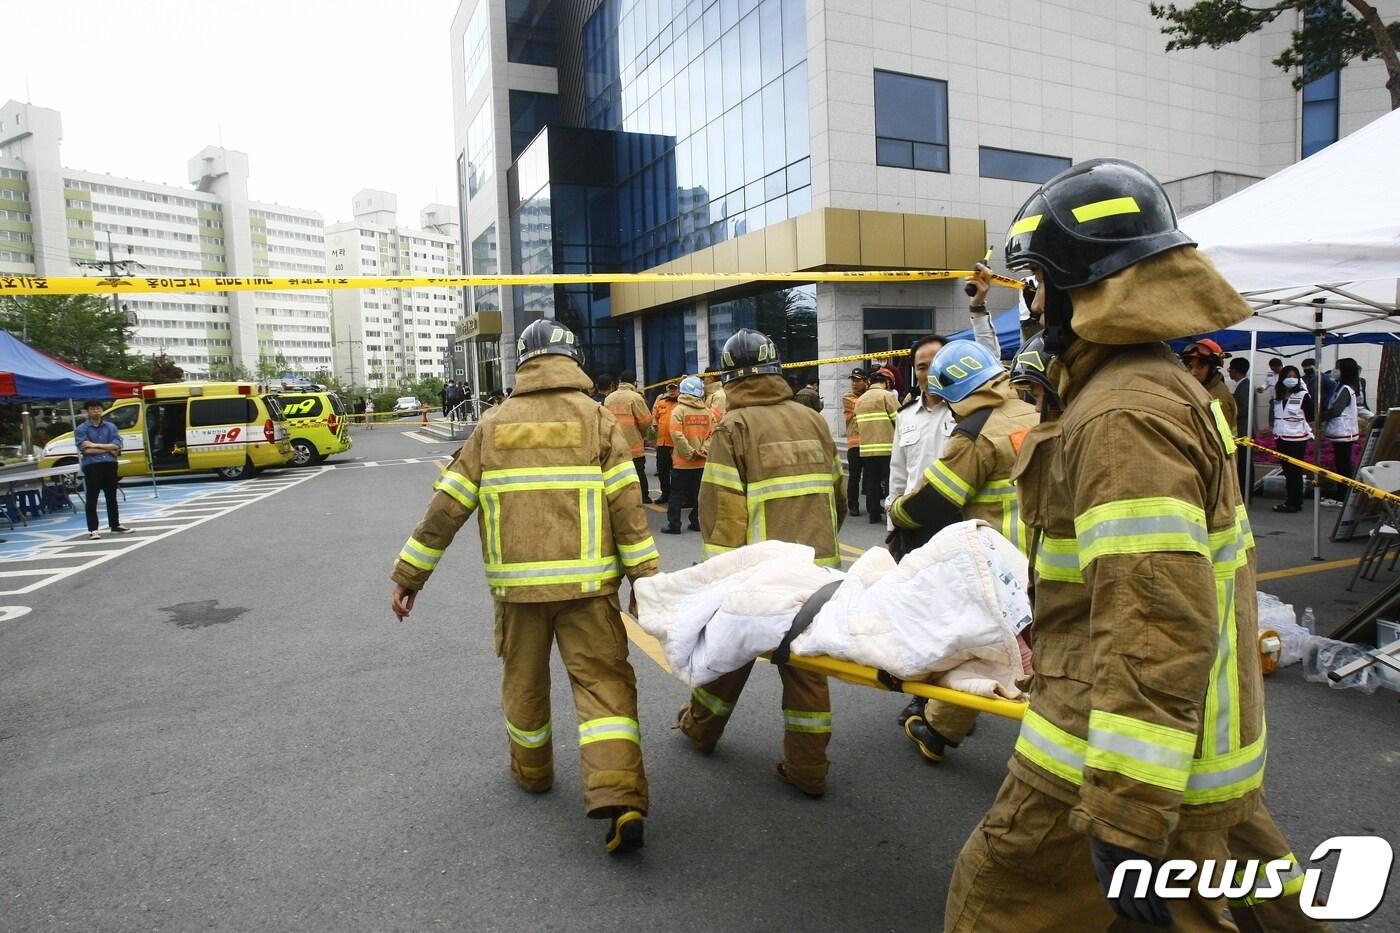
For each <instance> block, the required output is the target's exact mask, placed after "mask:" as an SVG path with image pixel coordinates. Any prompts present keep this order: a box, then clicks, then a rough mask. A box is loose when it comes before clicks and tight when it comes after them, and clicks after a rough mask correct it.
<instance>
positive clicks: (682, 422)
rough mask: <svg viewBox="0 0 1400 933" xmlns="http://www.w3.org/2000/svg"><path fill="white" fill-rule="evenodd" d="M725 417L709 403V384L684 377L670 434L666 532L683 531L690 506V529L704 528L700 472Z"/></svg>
mask: <svg viewBox="0 0 1400 933" xmlns="http://www.w3.org/2000/svg"><path fill="white" fill-rule="evenodd" d="M722 417H724V416H723V415H722V414H720V411H719V409H717V408H712V407H710V406H709V405H706V404H705V384H704V383H703V382H701V381H700V379H699V378H698V377H696V376H686V377H685V378H684V379H683V380H681V393H680V401H679V402H678V403H677V404H676V405H675V406H674V407H673V408H672V409H671V418H670V421H669V422H668V423H667V425H666V436H667V438H668V439H669V440H670V442H671V448H672V454H671V502H670V504H669V505H667V506H666V527H665V528H663V529H661V531H662V532H663V533H664V534H668V535H678V534H680V533H681V510H682V509H687V508H688V509H690V530H691V531H699V530H700V506H699V499H700V475H701V471H702V470H704V469H705V457H706V454H707V452H708V450H709V446H710V435H711V434H713V433H714V431H715V425H717V424H719V422H720V419H721V418H722Z"/></svg>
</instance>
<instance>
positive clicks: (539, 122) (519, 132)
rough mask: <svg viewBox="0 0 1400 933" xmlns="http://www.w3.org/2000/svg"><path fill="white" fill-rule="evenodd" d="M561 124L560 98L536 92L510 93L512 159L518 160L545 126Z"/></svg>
mask: <svg viewBox="0 0 1400 933" xmlns="http://www.w3.org/2000/svg"><path fill="white" fill-rule="evenodd" d="M558 122H559V96H558V95H557V94H539V93H536V92H534V91H511V92H510V157H511V159H512V160H515V159H518V158H519V157H520V153H522V152H524V151H525V147H526V146H528V145H530V140H532V139H534V138H535V134H536V133H538V132H539V131H540V129H541V128H542V127H544V126H547V125H548V124H550V123H558Z"/></svg>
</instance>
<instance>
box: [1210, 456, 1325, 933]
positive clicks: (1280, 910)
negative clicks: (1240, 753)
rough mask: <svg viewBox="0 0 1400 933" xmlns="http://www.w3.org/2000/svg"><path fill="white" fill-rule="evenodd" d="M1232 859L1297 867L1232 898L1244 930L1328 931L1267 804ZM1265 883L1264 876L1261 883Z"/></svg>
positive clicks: (1235, 845) (1237, 834)
mask: <svg viewBox="0 0 1400 933" xmlns="http://www.w3.org/2000/svg"><path fill="white" fill-rule="evenodd" d="M1243 452H1244V451H1242V450H1241V451H1238V452H1237V453H1243ZM1229 846H1230V858H1233V859H1242V860H1243V859H1260V860H1261V861H1265V862H1267V861H1269V860H1271V859H1287V860H1288V861H1290V862H1292V863H1293V865H1294V869H1293V871H1292V872H1287V873H1285V874H1284V875H1283V894H1281V895H1279V896H1278V897H1272V898H1268V899H1262V898H1257V897H1255V896H1253V895H1247V896H1245V897H1242V898H1240V899H1238V900H1231V901H1230V917H1231V918H1232V919H1233V920H1234V921H1235V925H1236V926H1238V927H1239V928H1240V933H1294V931H1298V933H1327V931H1330V930H1331V929H1332V926H1331V924H1328V923H1325V922H1323V921H1321V920H1314V919H1312V918H1311V917H1309V916H1308V915H1307V914H1305V913H1303V908H1302V907H1301V906H1300V905H1299V902H1298V893H1299V892H1300V891H1301V890H1302V889H1303V875H1302V872H1301V870H1300V869H1298V867H1297V865H1298V860H1297V859H1296V858H1295V857H1294V855H1293V851H1292V849H1290V848H1289V846H1288V840H1287V839H1285V838H1284V836H1283V832H1282V830H1280V829H1279V828H1278V824H1277V823H1275V822H1274V818H1273V817H1272V816H1270V815H1269V810H1268V808H1267V807H1265V806H1264V805H1263V804H1260V805H1259V808H1258V809H1256V810H1255V811H1254V815H1253V816H1251V817H1250V818H1249V819H1248V820H1246V821H1245V822H1243V823H1241V824H1240V825H1238V826H1232V827H1231V828H1230V839H1229ZM1258 883H1259V884H1263V883H1264V880H1263V879H1262V878H1261V879H1260V880H1259V882H1258Z"/></svg>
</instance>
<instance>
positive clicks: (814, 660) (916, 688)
mask: <svg viewBox="0 0 1400 933" xmlns="http://www.w3.org/2000/svg"><path fill="white" fill-rule="evenodd" d="M763 659H764V660H765V661H766V660H770V658H769V657H768V655H766V654H765V655H763ZM787 663H788V664H790V665H791V666H793V667H798V668H801V669H803V670H806V671H814V672H815V673H818V674H825V675H827V676H828V677H835V678H836V679H837V680H844V681H845V682H846V683H848V684H856V685H857V686H861V687H874V688H875V689H876V690H889V689H891V688H890V687H889V686H887V685H886V684H885V683H884V682H883V681H881V679H880V672H879V671H877V670H876V669H875V668H873V667H866V666H865V665H864V664H856V663H855V662H854V661H838V660H837V659H836V658H828V657H825V656H821V657H810V658H809V657H802V656H799V655H795V654H794V655H790V656H789V657H788V659H787ZM898 689H899V690H900V691H901V692H903V693H907V694H909V695H910V696H916V697H924V698H925V699H928V700H940V701H942V702H944V703H951V704H952V705H954V706H965V707H967V708H968V709H975V710H977V711H979V712H983V713H991V714H992V715H994V716H1005V717H1006V718H1007V719H1020V718H1021V717H1022V716H1024V715H1025V713H1026V704H1025V703H1021V702H1019V701H1017V700H1001V699H992V698H990V697H982V696H977V695H976V694H974V693H964V692H963V691H961V690H951V689H949V688H948V687H935V686H934V685H933V684H924V683H911V682H909V681H903V682H900V683H899V684H898Z"/></svg>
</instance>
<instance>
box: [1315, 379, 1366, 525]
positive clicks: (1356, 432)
mask: <svg viewBox="0 0 1400 933" xmlns="http://www.w3.org/2000/svg"><path fill="white" fill-rule="evenodd" d="M1332 377H1333V379H1334V381H1335V383H1336V386H1337V387H1336V390H1335V391H1334V392H1333V393H1332V400H1331V402H1330V403H1329V404H1328V406H1327V410H1326V411H1325V412H1324V413H1323V416H1322V417H1323V419H1324V420H1325V422H1326V423H1325V424H1324V425H1323V428H1322V434H1323V436H1324V437H1326V438H1327V441H1328V443H1330V444H1331V445H1332V457H1333V460H1334V461H1335V464H1336V465H1335V466H1334V467H1333V469H1334V470H1336V472H1338V473H1340V474H1342V475H1343V476H1351V465H1352V459H1351V455H1352V452H1353V450H1354V449H1355V447H1356V442H1357V441H1358V440H1359V439H1360V437H1361V425H1360V419H1359V418H1358V416H1357V407H1358V399H1360V397H1361V369H1360V367H1359V366H1357V365H1356V360H1353V359H1351V358H1350V357H1348V358H1346V359H1342V360H1338V361H1337V368H1336V369H1335V370H1334V371H1333V372H1332ZM1328 492H1329V495H1330V498H1328V499H1324V500H1322V504H1323V505H1330V506H1333V507H1336V506H1340V505H1341V504H1342V502H1341V497H1342V496H1344V495H1345V494H1346V488H1345V487H1344V486H1340V485H1336V486H1333V487H1332V488H1331V489H1329V490H1328Z"/></svg>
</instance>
